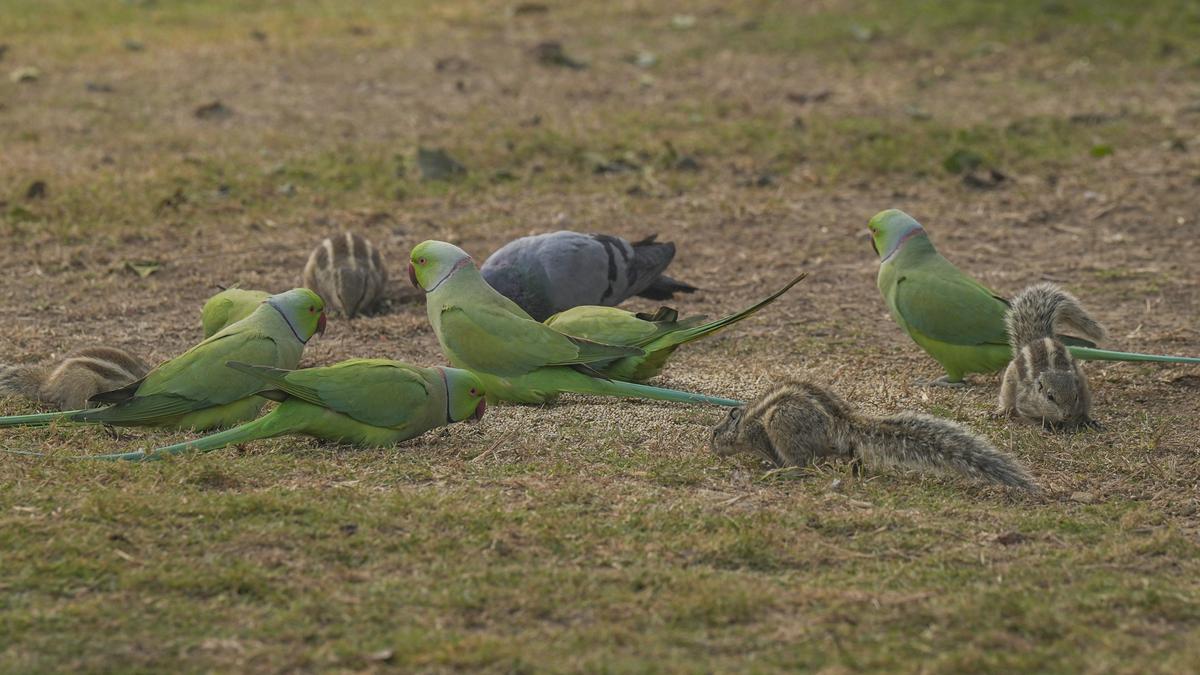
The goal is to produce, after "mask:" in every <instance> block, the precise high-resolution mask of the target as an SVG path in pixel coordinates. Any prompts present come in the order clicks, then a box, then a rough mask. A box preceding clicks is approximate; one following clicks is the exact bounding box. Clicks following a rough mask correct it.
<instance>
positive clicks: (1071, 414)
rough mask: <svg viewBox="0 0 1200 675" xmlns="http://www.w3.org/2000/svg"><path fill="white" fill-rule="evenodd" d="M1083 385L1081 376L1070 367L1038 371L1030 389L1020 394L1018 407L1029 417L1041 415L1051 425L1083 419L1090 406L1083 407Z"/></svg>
mask: <svg viewBox="0 0 1200 675" xmlns="http://www.w3.org/2000/svg"><path fill="white" fill-rule="evenodd" d="M1080 388H1081V384H1080V382H1079V378H1077V377H1076V376H1075V373H1073V372H1071V371H1062V370H1048V371H1045V372H1042V373H1039V374H1038V376H1037V378H1036V379H1035V380H1034V381H1033V384H1032V386H1031V387H1030V390H1029V393H1028V394H1027V395H1025V396H1020V397H1018V400H1017V410H1018V412H1020V413H1021V414H1022V415H1024V416H1026V417H1031V418H1034V419H1041V420H1042V421H1043V423H1045V424H1050V425H1057V424H1061V423H1064V422H1071V421H1073V420H1079V419H1083V418H1084V417H1086V415H1087V410H1084V405H1085V404H1084V401H1083V397H1082V396H1081V395H1080V393H1081V392H1080Z"/></svg>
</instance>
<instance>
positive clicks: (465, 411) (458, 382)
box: [438, 368, 487, 422]
mask: <svg viewBox="0 0 1200 675" xmlns="http://www.w3.org/2000/svg"><path fill="white" fill-rule="evenodd" d="M438 370H439V371H441V373H442V378H443V379H444V380H445V382H446V417H447V418H448V419H449V420H450V421H451V422H461V421H463V420H465V419H468V418H473V419H475V420H476V421H478V420H480V419H482V418H483V413H484V411H486V410H487V402H486V401H484V393H483V384H482V383H481V382H480V381H479V378H478V377H475V376H474V375H472V374H471V373H470V372H468V371H466V370H462V369H459V368H438Z"/></svg>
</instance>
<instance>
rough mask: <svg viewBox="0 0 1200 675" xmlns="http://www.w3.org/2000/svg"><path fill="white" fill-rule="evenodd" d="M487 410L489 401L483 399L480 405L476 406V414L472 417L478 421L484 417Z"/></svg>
mask: <svg viewBox="0 0 1200 675" xmlns="http://www.w3.org/2000/svg"><path fill="white" fill-rule="evenodd" d="M485 412H487V401H484V400H482V399H481V400H480V401H479V405H477V406H475V414H474V415H472V416H471V419H472V420H474V421H476V422H478V421H479V420H481V419H483V413H485Z"/></svg>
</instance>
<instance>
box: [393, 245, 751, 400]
mask: <svg viewBox="0 0 1200 675" xmlns="http://www.w3.org/2000/svg"><path fill="white" fill-rule="evenodd" d="M408 275H409V279H410V280H411V281H412V283H413V285H414V286H416V287H418V288H420V289H422V290H424V291H425V299H426V306H427V309H428V312H429V322H430V323H431V324H433V331H434V333H436V334H437V337H438V342H439V343H440V344H441V347H442V352H443V353H444V354H445V355H446V358H447V359H449V360H450V363H451V365H453V366H455V367H456V368H465V369H466V370H469V371H471V372H472V373H474V374H475V375H476V376H477V377H478V378H479V379H480V381H481V382H483V388H484V390H485V391H487V393H488V397H489V400H496V399H499V400H504V401H515V402H518V403H544V402H546V401H548V400H550V399H552V398H554V397H555V396H557V395H558V394H560V393H563V392H573V393H577V394H594V395H601V396H621V397H628V398H649V399H655V400H660V401H678V402H684V403H712V404H715V405H724V406H738V405H741V402H739V401H734V400H731V399H726V398H717V397H712V396H703V395H701V394H691V393H687V392H682V391H675V390H673V389H663V388H660V387H650V386H646V385H643V384H634V383H631V382H620V381H615V380H610V379H607V378H605V377H604V376H603V375H601V374H600V373H598V372H597V371H596V370H594V369H593V368H592V365H593V364H605V363H610V362H612V361H613V360H615V359H620V358H623V357H627V356H645V354H646V352H645V351H644V350H642V349H641V348H638V347H619V346H614V345H607V344H601V343H599V342H592V341H590V340H585V339H582V338H577V337H572V336H570V335H564V334H563V333H560V332H558V331H556V330H554V329H553V328H550V327H549V326H547V325H545V324H542V323H538V322H537V321H535V320H534V319H533V318H532V317H530V316H529V315H528V314H526V313H525V310H523V309H521V308H520V307H518V306H517V304H516V303H514V302H513V301H512V300H509V299H508V298H506V297H504V296H503V295H501V294H500V293H498V292H497V291H495V290H494V289H493V288H492V287H491V286H489V285H488V284H487V282H486V281H484V279H483V276H482V275H481V274H480V273H479V268H477V267H476V266H475V261H474V260H472V259H471V256H469V255H467V253H466V252H465V251H463V250H462V249H461V248H459V247H457V246H454V245H453V244H447V243H446V242H442V241H426V242H422V243H420V244H418V245H417V246H416V248H414V249H413V250H412V255H411V256H410V260H409V266H408Z"/></svg>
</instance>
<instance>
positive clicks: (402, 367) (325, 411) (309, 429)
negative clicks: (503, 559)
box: [87, 359, 487, 461]
mask: <svg viewBox="0 0 1200 675" xmlns="http://www.w3.org/2000/svg"><path fill="white" fill-rule="evenodd" d="M228 366H229V368H231V369H233V370H234V371H237V372H239V373H243V374H245V375H247V376H250V377H253V378H255V379H256V380H258V382H259V387H260V391H259V392H258V393H259V395H260V396H264V397H267V398H271V399H274V400H278V401H280V403H279V405H278V406H276V407H275V409H274V410H272V411H270V412H268V413H267V414H266V415H263V416H262V417H260V418H258V419H256V420H253V421H251V422H247V423H246V424H243V425H241V426H237V427H234V428H232V429H227V430H225V431H221V432H217V433H215V434H212V435H210V436H205V437H203V438H197V439H194V440H190V441H185V442H183V443H177V444H175V445H169V446H166V447H163V448H158V449H157V450H151V451H150V452H141V451H138V452H127V453H121V454H115V455H97V456H94V457H88V458H87V459H124V460H131V461H142V460H153V459H161V458H163V457H165V456H167V455H175V454H180V453H184V452H192V451H196V452H208V451H210V450H217V449H219V448H223V447H225V446H227V445H230V444H233V443H245V442H247V441H254V440H259V439H263V438H272V437H275V436H283V435H285V434H303V435H305V436H313V437H315V438H320V439H323V440H327V441H333V442H335V443H348V444H352V445H359V446H365V447H386V446H391V445H395V444H397V443H399V442H401V441H407V440H408V439H410V438H415V437H417V436H420V435H421V434H423V433H425V432H426V431H429V430H430V429H435V428H437V427H441V426H446V425H447V424H452V423H454V422H462V421H463V420H467V419H476V420H478V419H480V418H481V417H483V413H484V411H485V410H486V409H487V404H486V403H484V392H483V386H482V385H481V384H480V382H479V379H478V378H476V377H475V376H474V375H472V374H471V373H469V372H467V371H465V370H460V369H458V368H440V367H439V368H418V367H416V366H410V365H408V364H406V363H401V362H399V361H388V360H386V359H351V360H349V361H342V362H341V363H336V364H334V365H332V366H326V367H323V368H305V369H304V370H285V369H281V368H268V367H265V366H252V365H249V364H246V363H237V362H230V363H229V364H228Z"/></svg>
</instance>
